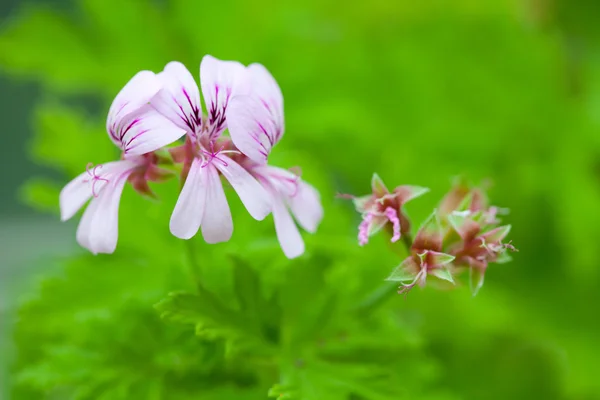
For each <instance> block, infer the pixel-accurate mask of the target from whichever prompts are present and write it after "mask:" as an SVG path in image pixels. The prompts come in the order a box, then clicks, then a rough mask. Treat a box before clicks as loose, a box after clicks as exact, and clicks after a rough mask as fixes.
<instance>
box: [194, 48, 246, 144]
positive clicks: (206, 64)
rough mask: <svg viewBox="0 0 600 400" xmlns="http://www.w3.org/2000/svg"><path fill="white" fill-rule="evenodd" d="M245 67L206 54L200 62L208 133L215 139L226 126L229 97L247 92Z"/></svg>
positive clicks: (235, 62)
mask: <svg viewBox="0 0 600 400" xmlns="http://www.w3.org/2000/svg"><path fill="white" fill-rule="evenodd" d="M245 74H246V72H245V68H244V66H243V65H242V64H240V63H239V62H237V61H221V60H217V59H216V58H214V57H212V56H209V55H206V56H204V58H203V59H202V62H201V63H200V86H201V88H202V97H204V103H205V104H206V108H207V113H208V127H207V129H208V135H209V138H210V139H211V140H215V139H216V138H217V137H218V136H219V135H220V134H221V132H223V130H224V129H225V128H226V124H225V111H226V110H227V105H228V103H229V99H230V98H231V97H232V96H233V95H235V94H238V93H242V94H243V92H246V91H247V89H246V85H245V83H244V82H245Z"/></svg>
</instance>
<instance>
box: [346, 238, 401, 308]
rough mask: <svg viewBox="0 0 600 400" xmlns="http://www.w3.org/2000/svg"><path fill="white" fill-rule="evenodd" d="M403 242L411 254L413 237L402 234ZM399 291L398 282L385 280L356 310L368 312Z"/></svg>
mask: <svg viewBox="0 0 600 400" xmlns="http://www.w3.org/2000/svg"><path fill="white" fill-rule="evenodd" d="M402 243H403V244H404V247H405V249H406V252H407V253H409V254H410V248H411V246H412V237H411V236H410V235H409V234H405V235H403V236H402ZM397 293H398V282H387V281H386V282H384V283H383V284H382V285H381V286H379V287H378V288H377V289H375V290H374V291H373V292H371V293H370V294H369V295H368V296H367V297H366V298H365V299H364V300H363V301H362V302H361V303H360V304H359V305H358V307H356V312H357V313H359V314H367V313H369V312H371V311H373V310H374V309H376V308H377V307H379V306H380V305H381V304H383V303H385V301H386V300H387V299H388V298H390V297H391V296H393V295H395V294H397Z"/></svg>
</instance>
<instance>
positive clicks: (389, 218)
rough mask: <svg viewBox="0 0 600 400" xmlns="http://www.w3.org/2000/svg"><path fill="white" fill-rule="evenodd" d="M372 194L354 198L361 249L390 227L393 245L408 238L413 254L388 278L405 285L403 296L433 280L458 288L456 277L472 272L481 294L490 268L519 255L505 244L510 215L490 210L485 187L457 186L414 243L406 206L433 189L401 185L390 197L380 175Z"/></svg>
mask: <svg viewBox="0 0 600 400" xmlns="http://www.w3.org/2000/svg"><path fill="white" fill-rule="evenodd" d="M372 190H373V193H372V194H371V195H368V196H363V197H353V196H351V197H352V199H353V200H354V204H355V206H356V209H357V211H358V212H360V213H361V215H362V222H361V223H360V225H359V229H358V230H359V233H358V240H359V244H360V245H364V244H366V242H367V239H368V237H369V236H371V235H372V234H374V233H375V232H377V231H379V230H380V229H382V228H383V227H385V226H387V227H388V231H389V233H390V235H391V237H392V242H395V241H397V240H398V239H399V238H400V237H401V236H402V235H404V238H405V240H404V242H405V243H407V244H409V246H408V247H409V248H408V251H409V255H408V257H407V258H406V259H405V260H404V261H402V262H401V263H400V265H398V266H397V267H396V268H395V269H394V271H393V272H392V273H391V275H390V276H389V277H388V278H387V280H389V281H397V282H400V283H401V286H400V288H399V289H400V290H399V293H407V292H408V291H409V290H411V289H412V288H413V287H414V286H416V285H419V286H424V285H425V284H426V282H427V279H428V277H429V276H434V277H436V278H438V279H441V280H444V281H447V282H450V283H452V284H454V283H455V281H454V277H455V276H457V275H459V274H460V273H462V272H464V271H469V277H470V286H471V290H472V293H473V295H475V294H477V292H478V291H479V289H481V287H482V285H483V280H484V275H485V272H486V270H487V267H488V265H489V264H490V263H503V262H507V261H510V256H509V255H508V253H507V251H508V250H510V251H516V249H515V248H514V246H513V245H512V244H511V242H505V240H506V237H507V235H508V233H509V232H510V228H511V227H510V225H500V220H499V218H498V216H499V215H501V214H506V213H507V212H508V210H506V209H502V208H498V207H495V206H490V205H489V202H488V200H487V197H486V195H485V192H484V190H483V189H482V188H470V187H469V186H468V185H466V184H465V183H463V182H457V183H456V184H455V185H454V187H453V188H452V190H451V191H450V192H449V193H448V194H447V195H446V196H445V197H444V198H443V199H442V201H441V203H440V204H439V206H438V208H437V209H436V210H435V211H434V212H433V213H432V214H431V215H430V217H429V218H428V219H427V220H426V221H425V223H424V224H423V225H422V226H421V228H420V229H419V230H418V231H417V234H416V235H415V238H414V240H411V239H410V233H409V231H410V223H409V220H408V217H407V216H406V214H405V213H404V211H403V208H402V206H403V204H404V203H406V202H407V201H408V200H410V199H413V198H415V197H417V196H419V195H421V194H423V193H425V192H427V189H424V188H420V187H415V186H399V187H397V188H396V189H394V190H393V191H392V192H390V191H389V190H387V189H386V187H385V185H384V184H383V182H382V181H381V179H380V178H379V177H378V176H377V175H374V176H373V180H372Z"/></svg>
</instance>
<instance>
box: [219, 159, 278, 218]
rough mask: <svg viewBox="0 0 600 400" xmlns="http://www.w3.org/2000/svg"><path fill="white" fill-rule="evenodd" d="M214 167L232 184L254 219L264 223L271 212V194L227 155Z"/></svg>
mask: <svg viewBox="0 0 600 400" xmlns="http://www.w3.org/2000/svg"><path fill="white" fill-rule="evenodd" d="M218 158H219V160H215V162H214V165H215V166H216V167H217V168H218V169H219V171H221V174H223V176H224V177H225V179H227V181H228V182H229V183H230V184H231V186H232V187H233V189H234V190H235V191H236V193H237V195H238V196H239V198H240V200H241V201H242V203H243V204H244V206H245V207H246V210H248V212H249V213H250V215H251V216H252V218H254V219H256V220H258V221H262V220H263V219H265V217H266V216H267V215H269V213H270V212H271V201H270V198H269V194H268V193H267V192H266V190H265V189H264V188H263V186H262V185H261V184H260V183H259V182H258V181H257V180H256V178H254V177H253V176H252V175H251V174H250V173H249V172H248V171H247V170H246V169H244V168H242V167H241V166H240V165H239V164H238V163H236V162H235V161H233V160H232V159H231V158H229V157H227V156H225V155H219V156H218Z"/></svg>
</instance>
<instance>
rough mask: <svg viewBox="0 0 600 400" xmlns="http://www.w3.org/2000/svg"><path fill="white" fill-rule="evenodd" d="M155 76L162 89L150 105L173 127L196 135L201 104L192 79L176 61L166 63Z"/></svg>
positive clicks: (199, 126)
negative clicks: (173, 125) (172, 124)
mask: <svg viewBox="0 0 600 400" xmlns="http://www.w3.org/2000/svg"><path fill="white" fill-rule="evenodd" d="M157 76H158V79H159V80H160V82H161V83H162V85H163V88H162V89H161V90H160V91H159V92H158V93H157V94H156V96H154V97H153V98H152V100H151V101H150V103H151V104H152V106H153V107H154V108H155V109H156V110H157V111H158V112H159V113H161V114H162V115H164V116H165V117H166V118H168V119H169V120H170V121H171V122H173V123H174V124H175V125H177V126H178V127H180V128H182V129H185V130H186V131H187V132H189V133H191V134H192V135H196V133H198V132H199V129H200V128H201V125H202V103H201V102H200V90H199V89H198V85H197V84H196V81H195V80H194V77H193V76H192V74H191V73H190V72H189V71H188V70H187V68H186V67H185V66H184V65H183V64H181V63H180V62H177V61H172V62H170V63H168V64H167V65H166V66H165V68H164V70H163V71H162V72H160V73H159V74H158V75H157Z"/></svg>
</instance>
